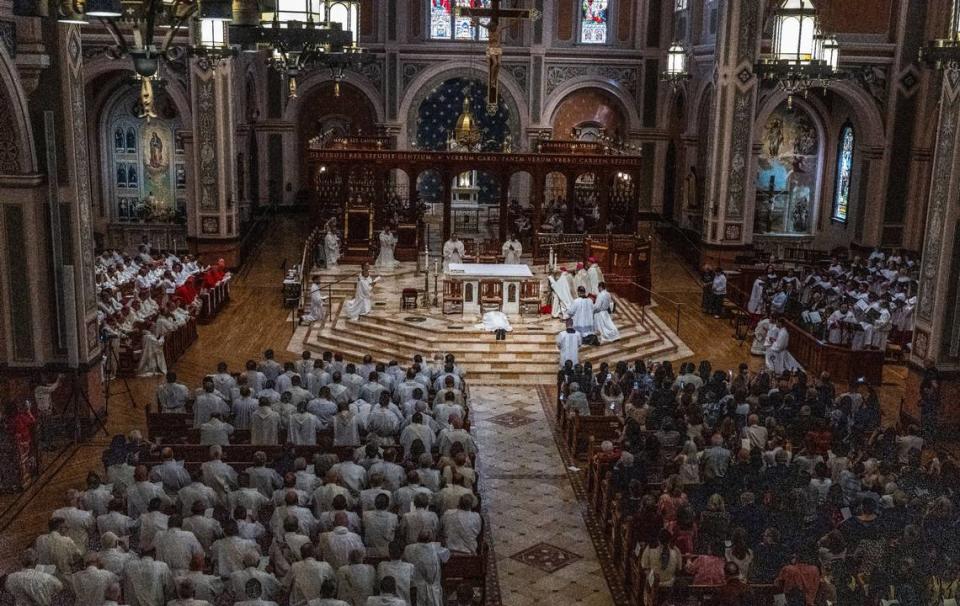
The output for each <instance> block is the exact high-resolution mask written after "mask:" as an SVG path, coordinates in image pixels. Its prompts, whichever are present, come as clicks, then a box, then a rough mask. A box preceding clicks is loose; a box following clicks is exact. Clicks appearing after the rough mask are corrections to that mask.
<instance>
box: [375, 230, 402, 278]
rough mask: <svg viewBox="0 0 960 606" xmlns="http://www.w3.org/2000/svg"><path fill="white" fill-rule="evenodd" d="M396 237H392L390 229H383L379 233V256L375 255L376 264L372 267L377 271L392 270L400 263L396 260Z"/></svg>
mask: <svg viewBox="0 0 960 606" xmlns="http://www.w3.org/2000/svg"><path fill="white" fill-rule="evenodd" d="M396 249H397V236H395V235H394V233H393V231H392V230H391V229H390V227H389V226H388V227H384V228H383V231H381V232H380V254H379V255H377V262H376V263H374V267H376V268H377V269H386V270H394V269H396V268H397V267H398V266H399V265H400V262H399V261H397V259H396V255H395V252H396Z"/></svg>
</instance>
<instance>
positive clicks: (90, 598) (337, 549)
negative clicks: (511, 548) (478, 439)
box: [5, 351, 483, 606]
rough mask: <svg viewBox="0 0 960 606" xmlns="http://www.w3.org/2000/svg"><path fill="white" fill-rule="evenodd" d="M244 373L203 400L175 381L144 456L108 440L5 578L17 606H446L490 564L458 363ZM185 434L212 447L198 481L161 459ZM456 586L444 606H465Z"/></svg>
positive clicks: (253, 367) (195, 469)
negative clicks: (98, 469)
mask: <svg viewBox="0 0 960 606" xmlns="http://www.w3.org/2000/svg"><path fill="white" fill-rule="evenodd" d="M246 367H247V368H246V371H245V372H243V373H240V374H239V375H233V374H231V373H229V372H228V370H227V367H226V365H225V364H223V363H220V364H219V365H218V367H217V372H216V373H214V374H211V375H209V376H207V377H206V378H204V380H203V387H202V388H200V389H199V390H197V391H196V392H191V390H189V389H188V388H187V387H186V386H184V385H182V384H180V383H178V382H177V379H176V376H175V375H173V374H172V373H171V374H169V375H168V377H167V382H166V383H164V384H163V385H161V386H160V387H159V388H158V393H157V401H158V405H159V408H160V410H161V411H162V412H161V413H157V414H152V415H150V416H151V418H152V421H151V420H148V426H150V428H151V435H150V437H151V441H146V440H144V439H143V438H142V436H141V434H140V432H138V431H136V430H134V431H132V432H130V434H129V435H128V436H127V437H126V438H125V437H124V436H116V437H114V439H113V442H112V443H111V445H110V447H109V448H108V449H107V450H106V451H105V452H104V455H103V468H104V469H103V472H102V473H93V472H91V473H90V474H89V476H88V478H87V486H86V487H85V490H78V489H71V490H69V491H68V493H67V497H66V502H65V503H64V507H63V508H61V509H57V510H56V511H54V512H53V514H52V516H51V520H50V523H49V533H47V534H44V535H42V536H40V537H38V538H37V540H36V542H35V544H34V547H33V549H29V550H27V551H26V552H25V553H24V554H23V556H22V568H21V569H20V570H19V571H17V572H14V573H12V574H10V575H8V576H7V578H6V581H5V588H6V591H7V592H8V593H9V594H12V595H13V596H14V598H15V600H17V601H16V603H17V604H30V605H38V606H39V605H46V604H52V603H55V602H54V599H55V598H56V599H58V600H59V601H58V602H56V603H71V601H72V603H74V604H77V605H81V604H82V605H83V606H100V605H106V606H114V605H115V604H129V605H130V606H164V605H167V604H169V605H173V606H205V605H208V604H211V605H216V604H238V605H241V606H271V605H277V604H282V605H290V606H301V605H305V604H306V605H309V606H403V605H410V604H418V605H420V606H442V605H446V604H448V602H447V601H445V596H444V585H445V581H448V578H447V577H448V570H447V566H449V565H451V564H453V563H455V562H457V561H458V558H461V559H462V558H474V559H475V560H476V559H478V558H479V559H480V561H482V555H481V556H478V555H477V554H481V551H482V547H483V542H482V538H481V531H482V522H481V517H480V514H479V513H478V512H479V497H478V495H477V492H476V487H477V473H476V471H475V470H474V459H475V454H476V444H475V442H474V440H473V438H472V436H471V435H470V433H469V431H468V430H466V429H464V427H465V426H468V423H469V408H468V400H469V395H468V390H467V385H466V382H465V379H464V373H463V371H462V370H461V369H460V368H459V367H458V366H457V365H456V364H455V361H454V359H453V357H452V356H447V357H446V358H445V359H441V360H440V363H439V364H424V363H423V360H422V358H421V357H420V356H416V357H415V358H414V360H413V361H412V364H411V365H410V367H409V368H406V369H403V368H401V367H400V365H399V364H397V363H396V362H391V363H390V364H389V365H384V364H375V363H374V362H373V361H372V359H371V358H370V357H369V356H367V357H366V358H365V359H364V362H363V364H362V365H359V366H355V365H354V364H345V363H344V362H343V359H342V356H340V355H333V354H332V353H329V352H327V353H324V354H323V357H322V358H321V359H317V360H313V359H311V357H310V354H309V352H307V353H305V354H304V355H303V358H302V359H301V360H300V361H299V362H298V363H296V364H294V363H287V364H283V365H281V364H280V363H278V362H277V361H275V360H274V356H273V352H272V351H267V352H265V357H264V359H263V360H262V361H261V362H259V363H257V362H255V361H251V362H249V363H248V364H247V365H246ZM358 373H361V374H362V376H363V377H366V380H364V379H362V378H361V374H358ZM371 402H372V403H373V404H371ZM179 421H183V425H181V426H180V427H182V428H186V429H187V430H188V431H189V428H190V427H191V426H192V427H194V428H195V429H196V430H199V435H200V436H201V438H202V439H201V442H202V443H203V444H209V445H210V446H208V447H203V449H202V450H203V452H205V453H207V454H206V456H201V457H200V458H201V459H205V460H203V461H202V463H200V461H196V460H193V457H195V455H192V454H191V453H192V452H194V451H196V450H197V447H198V446H197V445H196V444H194V445H193V446H191V445H180V444H171V443H169V442H166V441H165V440H166V439H167V438H177V437H182V435H180V436H177V435H167V434H165V433H164V431H163V429H164V424H165V423H171V422H172V423H176V422H179ZM154 423H155V424H156V427H157V428H158V430H157V431H156V432H154V431H153V429H154V427H153V425H154ZM181 433H182V430H181ZM155 434H156V435H155ZM241 434H243V437H242V438H240V436H241ZM244 444H245V445H244ZM247 452H250V453H252V454H245V453H247ZM180 454H183V455H184V456H185V458H186V460H178V456H179V455H180ZM248 459H249V460H248ZM150 463H152V465H150ZM198 463H200V464H198ZM451 554H452V555H451ZM458 578H461V577H458V576H457V575H454V580H456V579H458ZM463 579H464V582H463V583H456V584H455V586H454V587H453V589H455V590H456V591H450V592H449V593H450V595H449V596H446V597H448V598H453V599H455V600H456V603H458V604H463V605H464V606H466V605H468V604H474V603H475V602H474V592H473V588H472V587H471V586H469V585H468V584H467V583H468V582H469V580H468V579H466V575H464V577H463ZM474 580H475V579H474ZM454 594H455V595H454Z"/></svg>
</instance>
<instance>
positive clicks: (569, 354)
mask: <svg viewBox="0 0 960 606" xmlns="http://www.w3.org/2000/svg"><path fill="white" fill-rule="evenodd" d="M582 344H583V337H582V336H580V333H578V332H577V331H576V330H574V328H573V323H572V322H571V321H570V320H567V328H566V330H564V331H562V332H560V333H559V334H558V335H557V350H559V352H560V368H563V367H564V365H565V364H566V363H567V360H569V361H571V362H573V363H574V365H576V364H577V363H578V362H579V361H580V346H581V345H582Z"/></svg>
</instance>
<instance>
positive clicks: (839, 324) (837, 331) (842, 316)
mask: <svg viewBox="0 0 960 606" xmlns="http://www.w3.org/2000/svg"><path fill="white" fill-rule="evenodd" d="M854 321H855V317H854V315H853V313H852V312H851V311H850V308H849V307H848V306H847V304H846V303H842V304H841V305H840V309H836V310H834V312H833V313H832V314H830V316H829V317H828V318H827V341H828V342H830V343H831V344H833V345H840V344H841V343H843V331H844V323H846V322H854Z"/></svg>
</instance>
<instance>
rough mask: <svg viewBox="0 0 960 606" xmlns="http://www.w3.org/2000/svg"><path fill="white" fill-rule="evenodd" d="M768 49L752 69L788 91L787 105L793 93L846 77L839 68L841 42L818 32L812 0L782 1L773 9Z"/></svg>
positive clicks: (803, 92)
mask: <svg viewBox="0 0 960 606" xmlns="http://www.w3.org/2000/svg"><path fill="white" fill-rule="evenodd" d="M770 50H771V52H770V54H768V55H763V56H761V57H760V60H759V61H758V62H757V64H756V66H755V69H756V72H757V75H758V76H760V77H761V78H763V79H764V80H770V81H774V82H776V84H777V86H778V88H780V90H782V91H784V92H785V93H787V106H788V107H791V106H792V105H793V97H794V96H795V95H798V94H803V95H806V93H807V91H808V90H809V89H811V88H817V87H826V85H827V83H828V82H830V81H832V80H839V79H841V78H844V77H845V74H844V73H843V72H841V71H840V69H839V67H840V45H839V44H838V43H837V39H836V38H834V37H833V36H829V35H825V34H824V33H823V32H821V30H820V25H819V23H818V20H817V9H816V8H814V6H813V3H812V2H811V0H782V1H781V3H780V6H779V7H778V8H777V9H776V10H775V11H774V13H773V40H772V44H771V49H770Z"/></svg>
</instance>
